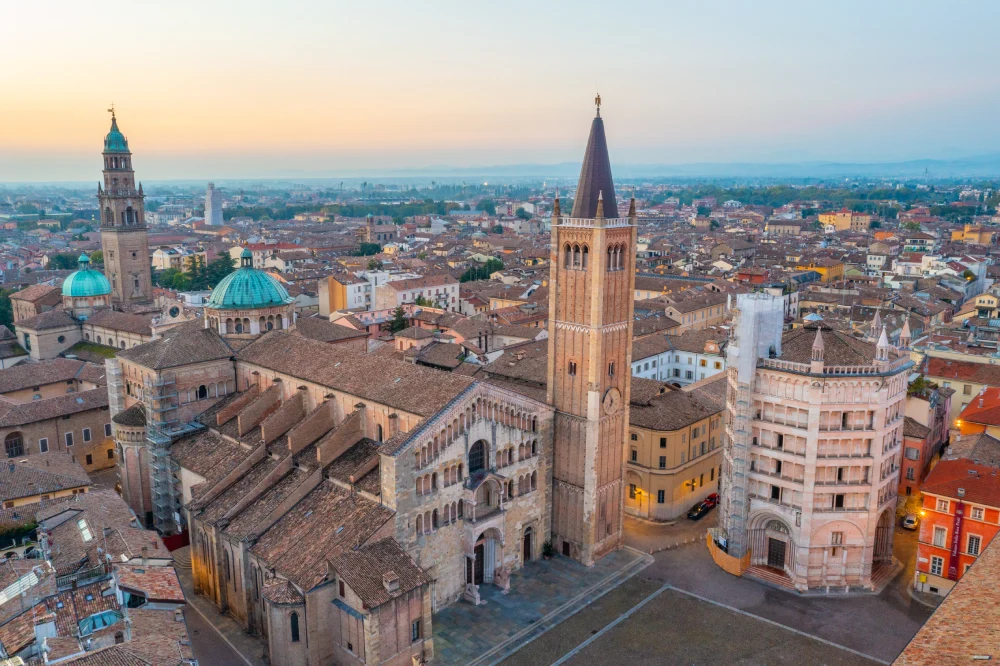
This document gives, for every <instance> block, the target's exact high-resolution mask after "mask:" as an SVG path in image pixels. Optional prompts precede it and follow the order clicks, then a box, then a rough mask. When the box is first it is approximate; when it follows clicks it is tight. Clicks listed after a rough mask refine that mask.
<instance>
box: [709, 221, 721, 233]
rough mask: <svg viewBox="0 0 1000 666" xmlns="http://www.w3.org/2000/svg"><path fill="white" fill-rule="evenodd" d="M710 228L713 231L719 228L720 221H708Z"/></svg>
mask: <svg viewBox="0 0 1000 666" xmlns="http://www.w3.org/2000/svg"><path fill="white" fill-rule="evenodd" d="M708 228H709V229H711V230H712V231H715V230H716V229H718V228H719V221H718V220H712V221H711V222H709V223H708Z"/></svg>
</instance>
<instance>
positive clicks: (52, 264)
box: [48, 254, 78, 271]
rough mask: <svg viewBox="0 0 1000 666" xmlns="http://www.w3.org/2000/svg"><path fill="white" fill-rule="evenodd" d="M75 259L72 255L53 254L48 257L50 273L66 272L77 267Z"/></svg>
mask: <svg viewBox="0 0 1000 666" xmlns="http://www.w3.org/2000/svg"><path fill="white" fill-rule="evenodd" d="M77 263H78V262H77V257H75V256H73V255H72V254H53V255H51V256H49V266H48V267H49V270H50V271H60V270H62V271H68V270H73V269H74V268H76V267H77Z"/></svg>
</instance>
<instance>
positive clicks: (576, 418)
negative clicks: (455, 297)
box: [547, 95, 636, 566]
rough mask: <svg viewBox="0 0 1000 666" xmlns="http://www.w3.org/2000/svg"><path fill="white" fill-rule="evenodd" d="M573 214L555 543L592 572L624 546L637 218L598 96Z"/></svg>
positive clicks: (560, 332)
mask: <svg viewBox="0 0 1000 666" xmlns="http://www.w3.org/2000/svg"><path fill="white" fill-rule="evenodd" d="M595 103H596V104H597V115H596V117H595V118H594V121H593V123H592V124H591V126H590V138H589V139H588V140H587V150H586V152H585V153H584V156H583V166H582V168H581V169H580V182H579V185H578V186H577V190H576V198H575V199H574V201H573V212H572V215H571V216H569V217H564V216H563V215H562V212H561V210H560V208H559V199H558V197H557V198H556V201H555V206H554V209H553V212H552V247H551V254H550V265H551V274H550V290H551V291H550V297H549V324H550V326H549V359H548V361H549V367H548V393H547V399H548V402H549V404H551V405H552V406H553V407H555V410H556V412H555V436H554V441H555V444H554V462H553V473H552V476H553V506H552V545H553V547H554V548H555V549H556V550H557V551H558V552H561V553H563V554H564V555H569V556H571V557H573V558H574V559H577V560H579V561H580V562H582V563H584V564H586V565H588V566H589V565H591V564H593V563H594V562H595V561H596V560H597V559H599V558H600V557H601V556H603V555H604V554H606V553H608V552H610V551H612V550H616V549H618V548H621V547H622V542H623V535H622V523H623V517H624V500H625V496H624V479H623V473H624V472H623V470H624V463H625V453H624V451H625V435H626V433H627V432H628V422H629V419H628V405H629V388H630V379H631V372H630V370H631V367H632V365H631V361H632V316H633V305H634V299H633V294H634V293H635V292H634V289H635V246H636V214H635V199H634V198H633V199H632V203H631V206H630V208H629V212H628V216H627V217H618V204H617V201H616V199H615V185H614V181H613V180H612V178H611V161H610V159H609V158H608V144H607V139H606V138H605V136H604V121H603V120H602V119H601V98H600V96H599V95H598V97H597V99H596V100H595Z"/></svg>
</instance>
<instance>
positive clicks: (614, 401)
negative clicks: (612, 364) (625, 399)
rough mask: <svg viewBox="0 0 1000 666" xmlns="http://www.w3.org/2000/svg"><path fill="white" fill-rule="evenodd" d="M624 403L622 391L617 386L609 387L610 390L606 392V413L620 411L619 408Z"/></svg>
mask: <svg viewBox="0 0 1000 666" xmlns="http://www.w3.org/2000/svg"><path fill="white" fill-rule="evenodd" d="M621 404H622V394H621V391H619V390H618V389H616V388H615V387H613V386H612V387H611V388H609V389H608V392H607V393H605V394H604V413H605V414H613V413H615V412H616V411H618V408H619V407H621Z"/></svg>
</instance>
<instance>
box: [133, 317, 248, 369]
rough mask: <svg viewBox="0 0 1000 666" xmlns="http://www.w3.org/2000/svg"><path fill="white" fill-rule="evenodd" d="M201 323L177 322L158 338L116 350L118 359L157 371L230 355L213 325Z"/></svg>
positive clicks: (197, 320)
mask: <svg viewBox="0 0 1000 666" xmlns="http://www.w3.org/2000/svg"><path fill="white" fill-rule="evenodd" d="M204 326H205V322H204V321H203V320H201V319H195V320H192V321H191V322H189V323H188V324H181V325H180V326H178V327H176V328H172V329H170V330H169V331H167V332H166V333H164V334H163V337H162V338H160V339H159V340H152V341H150V342H146V343H144V344H141V345H139V346H138V347H132V348H130V349H125V350H122V351H120V352H118V358H120V359H124V360H126V361H130V362H132V363H135V364H137V365H141V366H143V367H145V368H149V369H150V370H161V369H163V368H173V367H177V366H180V365H187V364H189V363H204V362H206V361H216V360H220V359H225V358H229V357H231V356H232V355H233V350H232V348H231V347H230V346H229V344H228V343H227V342H226V341H225V340H224V339H223V338H222V336H220V335H219V333H218V332H217V331H216V330H215V329H214V328H204Z"/></svg>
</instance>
